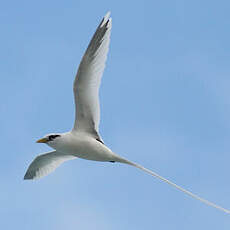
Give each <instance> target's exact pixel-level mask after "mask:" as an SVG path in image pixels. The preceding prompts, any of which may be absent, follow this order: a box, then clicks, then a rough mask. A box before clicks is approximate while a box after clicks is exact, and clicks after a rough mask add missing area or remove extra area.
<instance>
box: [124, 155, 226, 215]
mask: <svg viewBox="0 0 230 230" xmlns="http://www.w3.org/2000/svg"><path fill="white" fill-rule="evenodd" d="M120 162H121V163H125V164H128V165H132V166H134V167H136V168H138V169H141V170H143V171H144V172H146V173H148V174H150V175H152V176H154V177H156V178H158V179H160V180H162V181H164V182H166V183H167V184H169V185H171V186H173V187H175V188H177V189H178V190H180V191H182V192H183V193H185V194H187V195H189V196H191V197H193V198H195V199H197V200H199V201H201V202H203V203H205V204H207V205H209V206H211V207H213V208H216V209H219V210H221V211H223V212H226V213H228V214H230V210H228V209H226V208H223V207H221V206H219V205H217V204H215V203H212V202H210V201H208V200H206V199H204V198H202V197H200V196H198V195H196V194H194V193H192V192H190V191H188V190H186V189H184V188H182V187H181V186H179V185H177V184H175V183H173V182H171V181H170V180H168V179H166V178H164V177H162V176H160V175H159V174H157V173H155V172H153V171H151V170H149V169H147V168H144V167H143V166H141V165H139V164H136V163H134V162H131V161H128V160H126V159H122V160H121V161H120Z"/></svg>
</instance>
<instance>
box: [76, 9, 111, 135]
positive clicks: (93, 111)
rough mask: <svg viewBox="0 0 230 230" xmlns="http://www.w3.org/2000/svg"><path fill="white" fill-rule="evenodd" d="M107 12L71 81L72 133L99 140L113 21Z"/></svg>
mask: <svg viewBox="0 0 230 230" xmlns="http://www.w3.org/2000/svg"><path fill="white" fill-rule="evenodd" d="M109 16H110V13H109V12H108V13H107V14H106V15H105V17H104V18H103V19H102V21H101V23H100V24H99V26H98V28H97V30H96V32H95V34H94V35H93V38H92V40H91V41H90V43H89V46H88V48H87V50H86V52H85V54H84V56H83V58H82V60H81V63H80V66H79V68H78V72H77V75H76V78H75V81H74V86H73V90H74V99H75V105H76V113H75V114H76V117H75V124H74V128H73V131H74V130H78V131H82V132H87V133H89V134H91V135H93V136H95V137H96V138H97V137H98V126H99V121H100V105H99V96H98V92H99V86H100V82H101V77H102V74H103V71H104V68H105V62H106V59H107V53H108V49H109V41H110V32H111V27H112V21H111V18H110V17H109Z"/></svg>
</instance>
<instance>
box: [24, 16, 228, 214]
mask: <svg viewBox="0 0 230 230" xmlns="http://www.w3.org/2000/svg"><path fill="white" fill-rule="evenodd" d="M111 28H112V19H111V18H110V12H108V13H107V14H106V15H105V16H104V17H103V19H102V21H101V23H100V24H99V26H98V27H97V30H96V32H95V33H94V35H93V37H92V39H91V41H90V43H89V46H88V48H87V49H86V52H85V54H84V56H83V58H82V60H81V63H80V65H79V68H78V71H77V75H76V78H75V80H74V84H73V92H74V100H75V122H74V126H73V129H72V130H71V131H69V132H66V133H53V134H48V135H46V136H45V137H43V138H41V139H39V140H38V141H37V143H45V144H47V145H48V146H50V147H51V148H53V149H54V150H53V151H50V152H48V153H45V154H41V155H38V156H37V157H36V158H35V159H34V160H33V162H32V163H31V164H30V166H29V168H28V169H27V172H26V174H25V176H24V179H25V180H29V179H38V178H41V177H44V176H46V175H48V174H49V173H51V172H53V171H54V170H55V169H56V168H57V167H58V166H59V165H60V164H62V163H63V162H65V161H67V160H72V159H75V158H83V159H86V160H92V161H102V162H112V163H115V162H119V163H124V164H128V165H131V166H134V167H136V168H138V169H141V170H143V171H145V172H146V173H148V174H150V175H152V176H154V177H157V178H159V179H160V180H162V181H164V182H166V183H168V184H170V185H172V186H173V187H175V188H177V189H178V190H180V191H182V192H184V193H186V194H187V195H189V196H191V197H193V198H195V199H197V200H200V201H201V202H203V203H205V204H207V205H210V206H212V207H214V208H217V209H219V210H222V211H224V212H226V213H228V214H230V210H227V209H225V208H223V207H221V206H219V205H216V204H214V203H212V202H210V201H208V200H205V199H203V198H201V197H199V196H197V195H195V194H194V193H192V192H190V191H188V190H186V189H184V188H182V187H180V186H178V185H177V184H175V183H173V182H171V181H169V180H168V179H166V178H164V177H162V176H160V175H158V174H157V173H155V172H153V171H151V170H149V169H146V168H144V167H143V166H141V165H139V164H136V163H134V162H131V161H129V160H127V159H125V158H123V157H121V156H119V155H117V154H116V153H114V152H113V151H111V150H110V149H109V148H108V147H107V146H106V145H105V144H104V142H103V140H102V138H101V137H100V135H99V122H100V105H99V96H98V92H99V86H100V82H101V77H102V74H103V71H104V68H105V62H106V59H107V53H108V50H109V43H110V33H111Z"/></svg>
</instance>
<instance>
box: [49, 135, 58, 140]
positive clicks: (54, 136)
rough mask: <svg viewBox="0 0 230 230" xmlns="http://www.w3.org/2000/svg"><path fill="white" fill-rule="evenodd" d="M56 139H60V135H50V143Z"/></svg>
mask: <svg viewBox="0 0 230 230" xmlns="http://www.w3.org/2000/svg"><path fill="white" fill-rule="evenodd" d="M56 137H60V135H50V136H49V141H52V140H54V139H55V138H56Z"/></svg>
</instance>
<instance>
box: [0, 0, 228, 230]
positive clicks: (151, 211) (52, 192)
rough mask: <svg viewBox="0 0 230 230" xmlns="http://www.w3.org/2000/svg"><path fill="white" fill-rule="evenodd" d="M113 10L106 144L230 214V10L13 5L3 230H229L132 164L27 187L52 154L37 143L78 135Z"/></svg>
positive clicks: (64, 170)
mask: <svg viewBox="0 0 230 230" xmlns="http://www.w3.org/2000/svg"><path fill="white" fill-rule="evenodd" d="M108 10H110V11H111V12H112V18H113V28H112V39H111V47H110V53H109V57H108V61H107V67H106V70H105V72H104V77H103V80H102V85H101V90H100V99H101V118H102V120H101V125H100V133H101V135H102V137H103V139H104V141H105V143H106V144H107V145H108V146H109V147H110V148H111V149H112V150H113V151H115V152H116V153H119V154H121V155H122V156H124V157H126V158H128V159H130V160H133V161H135V162H138V163H140V164H142V165H144V166H145V167H147V168H149V169H152V170H153V171H156V172H157V173H159V174H161V175H162V176H165V177H167V178H168V179H171V180H172V181H174V182H175V183H177V184H179V185H181V186H184V187H185V188H187V189H189V190H191V191H193V192H195V193H196V194H198V195H200V196H202V197H204V198H206V199H209V200H210V201H213V202H216V203H218V204H219V205H222V206H224V207H225V208H228V209H230V196H229V194H230V182H229V161H230V142H229V140H230V93H229V87H230V68H229V61H230V43H229V40H230V31H229V21H230V16H229V10H230V3H229V1H210V0H209V1H206V0H204V1H198V0H194V1H185V0H184V1H182V0H175V1H170V0H165V1H135V2H134V1H120V0H118V1H108V0H107V1H88V0H84V1H53V0H51V1H43V0H42V1H36V2H35V1H23V0H22V1H4V2H2V3H1V7H0V19H1V20H0V28H1V36H0V48H1V52H0V67H1V68H0V76H1V90H0V112H1V116H0V127H1V162H0V180H1V185H2V186H1V189H0V194H1V196H0V216H1V220H0V228H1V229H5V230H8V229H15V228H18V229H24V230H30V229H34V230H38V229H39V230H40V229H53V230H54V229H55V230H62V229H66V230H73V229H86V230H88V229H101V230H106V229H111V230H113V229H120V230H123V229H126V230H127V229H132V230H136V229H175V230H176V229H186V230H190V229H191V230H193V229H209V230H212V229H213V230H214V229H215V230H216V229H222V230H227V229H229V225H230V217H229V215H227V214H225V213H222V212H220V211H218V210H215V209H214V208H210V207H208V206H206V205H204V204H202V203H200V202H199V201H196V200H194V199H192V198H190V197H188V196H186V195H184V194H182V193H181V192H179V191H177V190H175V189H174V188H172V187H170V186H168V185H167V184H165V183H163V182H161V181H159V180H157V179H155V178H153V177H150V176H149V175H147V174H145V173H144V172H141V171H139V170H137V169H135V168H131V167H129V166H126V165H119V164H108V163H98V162H90V161H85V160H81V159H77V160H74V161H71V162H66V163H65V164H63V165H62V166H61V167H60V168H58V169H57V170H56V171H55V173H53V174H51V175H49V176H47V177H45V178H44V179H41V180H39V181H23V180H22V178H23V176H24V173H25V171H26V168H27V167H28V164H29V163H30V162H31V161H32V159H33V158H34V157H35V156H36V155H37V154H39V153H42V152H46V151H48V150H49V148H48V147H47V146H45V145H41V144H40V145H39V144H36V143H35V141H36V139H38V138H39V137H41V136H43V135H45V134H47V133H50V132H64V131H68V130H69V129H71V128H72V125H73V119H74V104H73V103H74V102H73V95H72V83H73V80H74V75H75V73H76V71H77V66H78V64H79V62H80V59H81V56H82V55H83V52H84V50H85V49H86V47H87V45H88V42H89V40H90V38H91V36H92V35H93V33H94V31H95V29H96V27H97V25H98V23H99V22H100V20H101V18H102V17H103V15H104V14H105V13H106V12H107V11H108Z"/></svg>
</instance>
